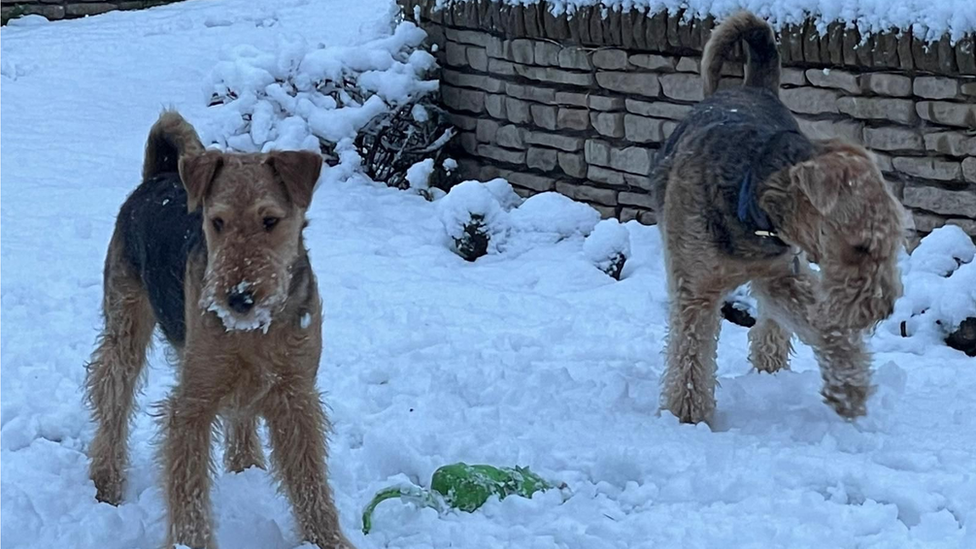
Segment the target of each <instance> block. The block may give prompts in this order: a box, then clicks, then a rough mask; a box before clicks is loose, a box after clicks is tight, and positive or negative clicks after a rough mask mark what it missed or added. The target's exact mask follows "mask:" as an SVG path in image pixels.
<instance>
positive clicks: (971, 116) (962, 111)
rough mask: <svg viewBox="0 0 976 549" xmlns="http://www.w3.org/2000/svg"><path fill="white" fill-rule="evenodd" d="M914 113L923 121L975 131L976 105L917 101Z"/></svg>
mask: <svg viewBox="0 0 976 549" xmlns="http://www.w3.org/2000/svg"><path fill="white" fill-rule="evenodd" d="M915 111H916V112H917V113H918V115H919V116H921V117H922V119H923V120H927V121H929V122H935V123H936V124H945V125H946V126H957V127H960V128H968V129H976V104H973V103H972V102H970V103H969V104H966V103H948V102H946V101H919V102H918V103H917V104H916V105H915Z"/></svg>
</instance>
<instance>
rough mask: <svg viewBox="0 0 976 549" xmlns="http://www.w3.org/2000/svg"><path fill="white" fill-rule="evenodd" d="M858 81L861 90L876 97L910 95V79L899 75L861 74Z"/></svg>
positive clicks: (881, 73)
mask: <svg viewBox="0 0 976 549" xmlns="http://www.w3.org/2000/svg"><path fill="white" fill-rule="evenodd" d="M858 80H859V81H860V85H861V89H862V90H864V91H865V92H871V93H873V94H876V95H887V96H890V97H908V96H910V95H912V79H911V78H909V77H907V76H902V75H900V74H886V73H883V72H874V73H870V74H862V75H861V76H860V77H859V78H858Z"/></svg>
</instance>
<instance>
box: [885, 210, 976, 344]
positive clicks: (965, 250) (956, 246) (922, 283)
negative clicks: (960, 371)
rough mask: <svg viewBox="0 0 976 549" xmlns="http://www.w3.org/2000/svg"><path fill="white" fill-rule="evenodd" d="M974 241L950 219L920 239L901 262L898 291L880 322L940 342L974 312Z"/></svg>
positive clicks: (898, 331) (892, 329)
mask: <svg viewBox="0 0 976 549" xmlns="http://www.w3.org/2000/svg"><path fill="white" fill-rule="evenodd" d="M974 256H976V245H973V242H972V240H970V238H969V236H968V235H966V233H965V232H963V230H962V229H960V228H959V227H957V226H955V225H946V226H944V227H941V228H939V229H936V230H934V231H932V233H930V234H929V235H927V236H926V237H925V238H923V239H922V241H921V243H919V246H918V248H916V249H915V251H914V252H912V255H911V256H909V257H906V258H903V260H902V262H901V270H902V280H903V282H904V286H905V291H904V295H902V297H901V298H900V299H899V300H898V301H896V302H895V310H894V313H893V314H892V315H891V317H890V318H888V319H887V320H886V321H885V322H884V326H885V327H886V329H887V330H889V331H890V332H891V333H894V334H900V335H902V336H905V337H909V338H912V337H919V338H920V339H922V340H924V341H927V342H930V343H932V344H937V343H940V342H941V341H942V340H943V339H944V338H945V336H946V334H947V333H949V332H952V331H953V330H955V329H956V328H958V327H959V324H960V323H961V322H962V321H963V320H965V319H966V318H968V317H976V262H974V261H973V259H974Z"/></svg>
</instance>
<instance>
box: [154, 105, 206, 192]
mask: <svg viewBox="0 0 976 549" xmlns="http://www.w3.org/2000/svg"><path fill="white" fill-rule="evenodd" d="M203 150H204V149H203V143H201V142H200V136H198V135H197V131H196V130H194V129H193V126H191V125H190V123H189V122H187V121H186V120H185V119H184V118H183V117H182V116H180V113H178V112H176V111H173V110H165V111H163V113H162V114H160V115H159V120H157V121H156V123H155V124H153V127H152V129H151V130H149V139H148V140H146V159H145V161H144V162H143V164H142V180H143V181H146V180H148V179H151V178H153V177H155V176H157V175H159V174H161V173H167V172H176V171H178V165H179V160H180V157H181V156H183V155H185V154H200V153H202V152H203Z"/></svg>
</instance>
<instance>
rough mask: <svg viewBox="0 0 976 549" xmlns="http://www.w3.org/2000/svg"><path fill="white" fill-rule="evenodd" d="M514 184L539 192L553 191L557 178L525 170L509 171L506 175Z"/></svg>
mask: <svg viewBox="0 0 976 549" xmlns="http://www.w3.org/2000/svg"><path fill="white" fill-rule="evenodd" d="M504 177H505V178H506V179H508V182H509V183H511V184H512V185H517V186H519V187H523V188H526V189H531V190H533V191H535V192H537V193H542V192H546V191H551V190H553V189H554V188H555V187H556V180H555V178H552V177H546V176H544V175H536V174H531V173H523V172H509V173H507V174H505V176H504Z"/></svg>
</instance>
